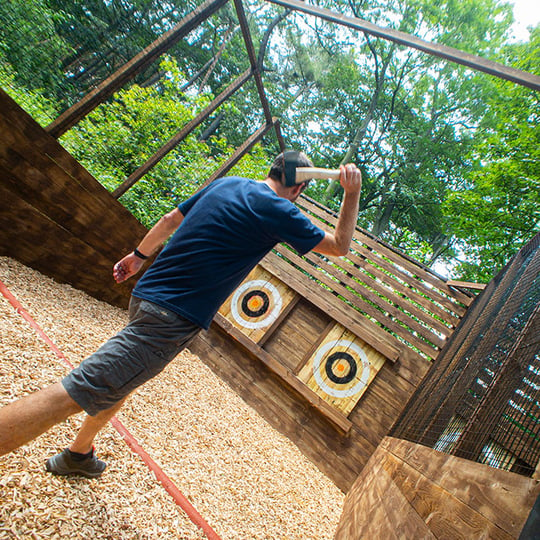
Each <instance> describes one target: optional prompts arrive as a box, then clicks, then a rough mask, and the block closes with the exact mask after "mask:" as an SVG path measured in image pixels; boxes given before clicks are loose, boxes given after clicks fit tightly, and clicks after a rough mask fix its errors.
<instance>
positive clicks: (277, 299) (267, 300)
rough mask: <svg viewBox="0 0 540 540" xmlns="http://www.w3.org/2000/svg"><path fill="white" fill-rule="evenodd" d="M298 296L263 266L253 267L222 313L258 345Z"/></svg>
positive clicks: (222, 309) (223, 306)
mask: <svg viewBox="0 0 540 540" xmlns="http://www.w3.org/2000/svg"><path fill="white" fill-rule="evenodd" d="M295 295H296V293H295V292H294V291H293V290H292V289H289V287H287V286H286V285H285V284H284V283H282V282H281V281H280V280H279V279H278V278H276V277H275V276H273V275H272V274H270V273H269V272H266V270H263V269H262V268H261V267H259V266H258V267H256V268H254V269H253V270H252V271H251V272H250V274H249V275H248V277H247V278H246V279H245V280H244V281H243V282H242V284H241V285H240V286H239V287H238V288H237V289H236V290H235V291H234V292H233V294H232V295H231V296H230V297H229V298H228V299H227V300H226V302H225V303H224V304H223V305H222V306H221V309H220V310H219V312H220V313H221V315H223V316H224V317H226V318H227V319H228V320H229V321H230V322H232V324H233V325H234V326H236V327H237V328H239V329H240V330H241V331H242V332H243V333H244V334H245V335H246V336H248V337H249V338H250V339H251V340H252V341H255V342H258V341H259V340H260V339H261V338H262V337H263V336H264V335H265V334H266V332H267V331H268V329H269V328H270V327H271V326H272V324H273V323H274V322H275V321H276V320H277V319H278V317H279V316H280V314H281V313H282V312H283V310H284V309H285V308H286V307H287V306H288V305H289V304H290V302H291V301H292V300H293V299H294V297H295Z"/></svg>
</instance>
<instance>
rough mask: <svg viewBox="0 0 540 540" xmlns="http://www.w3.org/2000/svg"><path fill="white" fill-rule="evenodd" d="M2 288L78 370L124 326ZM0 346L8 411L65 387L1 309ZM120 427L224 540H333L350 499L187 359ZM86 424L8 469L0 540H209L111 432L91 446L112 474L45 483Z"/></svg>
mask: <svg viewBox="0 0 540 540" xmlns="http://www.w3.org/2000/svg"><path fill="white" fill-rule="evenodd" d="M0 280H1V281H3V282H4V284H5V285H6V286H7V287H8V288H9V289H10V291H11V292H12V293H13V294H14V295H15V296H16V297H17V299H18V300H19V302H21V304H22V305H23V306H24V308H25V309H26V310H27V311H28V312H29V313H30V315H31V316H32V317H33V318H34V319H35V320H36V322H37V323H38V324H39V325H40V326H41V327H42V329H43V330H44V332H45V333H46V334H47V335H48V336H49V338H51V339H52V341H53V342H54V343H55V344H56V345H57V346H58V348H59V349H60V350H61V351H62V352H63V353H64V354H65V356H66V357H67V358H68V359H69V361H70V362H71V363H72V364H74V365H77V364H78V363H79V362H80V361H81V360H82V359H84V358H85V357H86V356H88V355H89V354H90V353H92V352H93V351H94V350H95V349H97V347H99V346H100V345H101V344H102V343H103V342H104V341H106V339H107V338H109V337H110V336H111V335H113V334H114V333H116V332H117V331H118V330H119V329H120V328H121V327H122V326H123V325H124V324H125V322H126V321H127V313H126V312H125V311H124V310H122V309H119V308H115V307H112V306H110V305H109V304H106V303H103V302H99V301H98V300H96V299H94V298H92V297H90V296H88V295H86V294H84V293H83V292H81V291H78V290H75V289H73V288H72V287H70V286H69V285H63V284H58V283H56V282H54V281H53V280H51V279H50V278H48V277H46V276H43V275H42V274H40V273H39V272H36V271H35V270H32V269H30V268H27V267H25V266H23V265H21V264H20V263H18V262H16V261H14V260H12V259H9V258H7V257H0ZM0 334H1V336H2V339H1V342H0V406H1V405H3V404H6V403H9V402H11V401H13V400H15V399H17V398H19V397H22V396H23V395H25V394H27V393H30V392H33V391H35V390H38V389H39V388H43V387H45V386H47V385H49V384H52V383H54V382H56V381H58V380H59V378H61V377H62V376H63V375H65V373H67V368H66V367H65V364H64V363H63V362H62V361H61V360H59V359H58V358H57V357H56V355H55V354H54V353H53V352H52V351H51V350H50V349H49V347H48V346H47V345H46V344H45V343H44V342H43V341H41V340H40V339H39V337H37V335H36V334H35V332H34V330H33V329H32V328H31V327H30V326H29V325H28V323H26V322H25V321H24V320H23V319H22V318H21V317H20V315H18V314H17V313H16V312H15V311H14V309H13V308H12V307H11V306H10V305H9V304H8V302H7V301H6V300H5V299H4V298H3V297H1V301H0ZM117 416H118V418H119V420H120V421H121V422H122V423H123V424H124V425H125V426H126V428H127V429H128V430H129V431H130V432H131V433H132V434H133V436H134V437H135V438H136V439H137V441H138V442H139V444H140V445H141V446H142V447H143V448H144V449H145V450H146V451H147V452H148V453H149V454H150V456H151V457H152V458H153V459H154V460H155V461H156V462H157V463H158V464H159V465H160V466H161V468H162V469H163V470H164V471H165V473H166V474H167V475H168V476H169V478H170V479H171V480H172V481H173V482H174V483H175V484H176V486H177V487H178V488H179V489H180V491H181V492H182V493H183V494H184V495H185V496H186V497H187V498H188V499H189V500H190V502H191V503H192V504H193V505H194V506H195V508H196V509H197V511H198V512H199V513H200V514H201V515H202V516H203V517H204V519H205V520H206V521H207V522H208V523H209V524H210V526H211V527H212V528H213V529H214V530H215V531H216V533H217V534H218V535H219V536H221V538H222V539H223V540H251V539H253V540H255V539H257V540H258V539H268V540H270V539H271V540H282V539H283V540H295V539H298V540H325V539H331V538H333V536H334V531H335V529H336V527H337V523H338V520H339V517H340V514H341V509H342V506H343V500H344V494H343V493H342V492H341V491H340V490H339V489H338V488H337V487H336V486H335V485H334V484H333V483H332V481H331V480H329V479H328V478H327V477H326V476H324V475H323V474H322V473H321V472H320V471H319V470H318V469H317V468H316V466H315V465H314V464H312V463H311V462H310V461H309V460H308V459H307V458H306V457H305V456H304V455H303V454H302V453H301V452H300V451H299V450H298V448H297V447H296V446H295V445H294V444H293V443H292V442H291V441H289V440H288V439H287V438H286V437H284V436H283V435H281V434H280V433H278V432H277V431H275V430H274V429H273V428H272V427H271V426H269V425H268V424H267V423H266V422H265V420H264V419H262V418H261V417H260V415H258V414H257V413H256V412H255V411H254V410H253V409H251V408H250V407H249V406H248V405H247V404H246V403H245V402H244V401H242V399H241V398H240V397H239V396H238V395H237V394H236V393H235V392H234V391H233V390H231V389H230V388H229V387H228V386H227V385H226V384H225V383H224V382H223V381H222V380H221V379H219V378H218V377H217V376H216V375H214V373H213V372H212V371H211V370H210V369H209V368H208V367H206V366H205V365H204V364H203V363H202V362H201V360H200V359H199V358H198V357H197V356H195V355H193V354H191V353H190V352H189V351H187V350H186V351H184V352H183V353H181V354H180V355H178V357H177V358H176V359H175V360H174V361H173V362H172V363H171V364H170V365H169V366H168V367H167V368H166V369H165V371H164V372H163V373H161V374H160V375H159V376H158V377H156V378H155V379H153V380H151V381H149V382H148V383H147V384H146V385H144V386H143V387H141V388H139V389H138V391H137V392H136V393H135V394H134V395H132V396H131V397H130V398H129V400H128V402H127V403H126V405H125V406H124V407H123V408H122V410H121V411H120V413H119V414H118V415H117ZM83 418H84V415H83V414H79V415H75V416H74V417H71V418H70V419H68V420H67V421H66V422H64V423H62V424H60V425H58V426H55V427H54V428H52V429H51V430H50V431H49V432H48V433H46V434H44V435H42V436H41V437H39V438H38V439H37V440H36V441H33V442H31V443H29V444H27V445H25V446H23V447H22V448H20V449H18V450H16V451H15V452H12V453H11V454H8V455H6V456H3V457H0V539H4V538H6V539H8V538H9V539H12V538H17V539H19V538H29V539H36V538H38V539H41V538H47V539H56V538H58V539H65V538H77V539H78V538H80V539H81V540H82V539H85V540H86V539H88V538H92V539H97V538H99V539H111V540H113V539H114V540H120V539H149V540H150V539H152V540H153V539H169V538H170V539H186V540H197V539H203V538H205V536H204V534H203V533H202V531H201V530H200V529H198V528H197V527H196V526H195V525H194V524H193V523H192V522H191V521H190V520H189V519H188V518H187V516H186V515H185V513H184V512H183V511H182V509H181V508H180V507H179V506H177V505H176V504H175V503H174V501H173V500H172V498H171V497H170V496H169V494H168V493H167V492H166V491H165V490H164V489H163V488H162V486H161V484H159V483H158V482H157V480H156V479H155V477H154V475H153V473H151V472H150V471H149V470H148V468H147V467H146V465H145V464H144V463H143V462H142V460H141V459H140V458H139V457H138V456H137V455H136V454H134V453H133V452H131V450H130V449H129V448H128V447H127V445H126V444H125V443H124V441H123V440H122V438H121V437H120V435H119V434H118V433H117V432H116V431H115V430H114V429H113V428H112V427H111V426H108V427H107V428H105V429H104V430H103V431H102V433H101V434H100V435H99V436H98V439H97V441H96V442H97V444H96V446H97V452H98V455H99V457H100V458H101V459H104V460H105V461H107V462H108V468H107V470H106V471H105V473H104V474H103V476H102V477H101V478H100V479H98V480H88V479H84V478H78V477H69V478H65V477H55V476H53V475H50V474H49V473H47V472H45V470H44V461H45V459H46V458H47V457H49V456H51V455H53V454H55V453H57V452H58V451H60V450H62V449H63V448H65V447H66V446H68V445H69V443H70V441H71V439H72V438H73V436H74V434H75V432H76V429H77V428H78V426H79V425H80V423H81V422H82V419H83Z"/></svg>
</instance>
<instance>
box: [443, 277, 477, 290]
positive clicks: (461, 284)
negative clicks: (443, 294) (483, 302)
mask: <svg viewBox="0 0 540 540" xmlns="http://www.w3.org/2000/svg"><path fill="white" fill-rule="evenodd" d="M446 284H447V285H448V286H450V287H463V288H464V289H475V290H477V291H483V290H484V289H485V288H486V286H487V285H486V284H485V283H472V282H471V281H458V280H455V279H449V280H448V281H447V282H446Z"/></svg>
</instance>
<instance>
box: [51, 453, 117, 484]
mask: <svg viewBox="0 0 540 540" xmlns="http://www.w3.org/2000/svg"><path fill="white" fill-rule="evenodd" d="M106 466H107V464H106V463H105V462H104V461H101V460H99V459H98V458H97V457H96V455H95V453H94V452H92V457H88V458H86V459H83V460H82V461H76V460H74V459H73V457H72V456H71V454H70V452H69V450H68V449H67V448H66V449H65V450H64V451H63V452H60V453H59V454H56V456H53V457H52V458H49V459H48V460H47V461H46V463H45V468H46V469H47V471H49V472H50V473H53V474H59V475H67V474H80V475H82V476H86V478H97V477H98V476H101V473H102V472H103V471H104V470H105V467H106Z"/></svg>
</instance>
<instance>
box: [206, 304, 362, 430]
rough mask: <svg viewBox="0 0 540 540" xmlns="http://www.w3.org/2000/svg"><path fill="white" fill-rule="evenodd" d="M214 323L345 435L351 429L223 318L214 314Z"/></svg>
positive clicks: (341, 418) (346, 421) (344, 418)
mask: <svg viewBox="0 0 540 540" xmlns="http://www.w3.org/2000/svg"><path fill="white" fill-rule="evenodd" d="M214 322H215V323H216V324H218V325H219V326H220V327H221V328H222V329H223V330H225V331H226V332H227V333H228V334H229V335H230V336H231V337H232V338H233V339H235V340H236V341H238V343H240V344H241V345H242V346H243V347H245V348H246V349H248V350H249V351H250V352H251V353H252V354H254V355H255V356H256V357H257V358H258V359H259V360H261V362H263V363H264V364H265V365H266V367H268V368H269V369H270V370H272V371H273V372H274V373H275V374H276V375H278V376H279V377H281V378H282V379H283V381H284V382H286V383H287V384H288V385H289V386H291V387H292V388H294V390H296V391H297V392H298V393H299V394H301V395H302V396H304V397H305V398H306V399H307V400H308V402H309V403H310V404H311V405H312V406H313V407H315V408H316V409H317V410H319V411H320V412H321V413H322V414H323V415H324V416H326V417H327V418H328V419H329V420H331V421H332V423H333V424H335V425H336V426H337V427H338V428H339V429H340V430H342V431H343V432H344V433H347V432H348V431H349V430H350V429H351V422H350V421H349V420H347V418H346V417H345V416H344V415H342V414H340V413H339V412H338V411H337V410H336V409H334V408H333V407H332V406H331V405H328V404H327V403H326V402H325V401H324V400H323V399H322V398H321V397H320V396H318V395H317V394H316V393H315V392H313V391H312V390H310V389H309V388H308V387H307V386H306V385H305V384H304V383H303V382H302V381H301V380H300V379H298V377H297V376H296V375H295V374H294V373H293V372H292V371H291V370H289V369H287V368H286V367H285V366H284V365H283V364H281V363H280V362H278V361H276V360H275V359H274V358H273V357H272V356H270V355H269V354H268V353H267V352H266V351H265V350H264V349H262V348H260V347H259V346H258V345H257V344H256V343H254V342H253V341H251V340H250V339H249V338H248V337H246V336H245V335H244V334H243V333H242V332H241V331H240V330H238V329H237V328H235V327H234V326H233V325H232V323H230V322H229V321H228V320H227V319H226V318H225V317H223V316H222V315H220V314H219V313H218V314H216V316H215V318H214Z"/></svg>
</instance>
